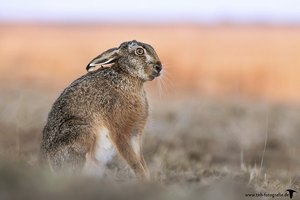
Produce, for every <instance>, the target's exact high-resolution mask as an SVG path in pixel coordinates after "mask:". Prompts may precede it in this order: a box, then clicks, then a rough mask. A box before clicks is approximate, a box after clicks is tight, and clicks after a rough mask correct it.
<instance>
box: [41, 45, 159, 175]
mask: <svg viewBox="0 0 300 200" xmlns="http://www.w3.org/2000/svg"><path fill="white" fill-rule="evenodd" d="M138 47H141V48H143V49H145V54H144V55H136V54H135V49H136V48H138ZM108 64H109V65H110V67H106V66H107V65H108ZM95 66H100V68H99V69H97V70H95V71H92V72H88V73H87V74H86V75H84V76H82V77H80V78H79V79H77V80H75V81H74V82H73V83H72V84H71V85H70V86H69V87H67V88H66V89H65V90H64V91H63V92H62V94H61V95H60V96H59V98H58V99H57V100H56V101H55V103H54V105H53V107H52V109H51V111H50V113H49V116H48V121H47V124H46V126H45V128H44V131H43V138H42V144H41V161H43V163H44V164H45V165H48V166H50V168H51V169H52V170H53V171H60V170H62V169H67V170H68V171H71V172H75V171H82V170H83V169H84V170H86V172H87V173H88V174H99V175H101V174H102V171H103V167H104V166H105V164H106V162H107V161H108V160H109V159H110V158H111V156H112V155H113V153H114V151H116V152H117V153H118V154H119V155H120V156H121V157H123V158H124V159H125V160H126V162H127V163H128V164H129V166H130V167H131V168H132V170H133V171H134V172H135V174H136V175H137V177H138V178H140V179H149V177H150V176H149V172H148V167H147V165H146V162H145V160H144V157H143V154H142V153H141V149H142V148H141V144H142V142H141V141H142V134H143V130H144V127H145V125H146V121H147V118H148V101H147V98H146V93H145V91H144V88H143V84H144V83H145V82H146V81H150V80H153V79H154V78H156V77H158V76H159V75H160V70H161V67H162V66H161V62H160V60H159V58H158V56H157V54H156V52H155V51H154V49H153V47H151V46H150V45H148V44H145V43H141V42H137V41H130V42H124V43H122V44H121V45H120V46H119V47H118V48H112V49H109V50H107V51H106V52H104V53H102V54H100V55H99V56H97V57H96V58H94V59H93V60H92V61H91V62H90V63H89V64H88V66H87V70H89V69H90V68H91V67H95ZM111 144H112V145H113V148H114V149H113V150H112V149H111Z"/></svg>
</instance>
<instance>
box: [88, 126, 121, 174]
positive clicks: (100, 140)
mask: <svg viewBox="0 0 300 200" xmlns="http://www.w3.org/2000/svg"><path fill="white" fill-rule="evenodd" d="M94 150H95V152H94V154H93V155H94V156H95V157H93V158H91V157H90V155H87V160H86V163H85V167H84V169H83V172H84V173H85V174H87V175H97V176H102V175H103V172H104V169H105V167H106V163H107V162H108V161H110V160H111V159H112V158H113V156H114V155H115V154H116V150H115V148H114V146H113V144H112V142H111V140H110V137H109V131H108V129H107V128H100V129H99V130H98V132H97V141H96V144H95V149H94Z"/></svg>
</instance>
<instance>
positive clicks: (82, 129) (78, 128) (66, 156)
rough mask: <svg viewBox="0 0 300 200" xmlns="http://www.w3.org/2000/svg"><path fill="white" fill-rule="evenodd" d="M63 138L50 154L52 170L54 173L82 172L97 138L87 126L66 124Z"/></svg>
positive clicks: (63, 127)
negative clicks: (62, 171)
mask: <svg viewBox="0 0 300 200" xmlns="http://www.w3.org/2000/svg"><path fill="white" fill-rule="evenodd" d="M62 130H63V131H61V132H60V134H61V138H60V139H59V140H58V142H57V143H56V145H55V146H56V148H55V149H53V150H52V151H50V153H49V154H48V160H49V164H50V168H52V169H53V171H59V170H64V171H67V172H71V173H74V172H78V171H81V170H82V169H83V167H84V165H85V162H86V154H87V153H88V152H89V151H91V149H92V148H93V144H94V142H95V136H94V134H93V132H92V129H91V127H89V126H87V125H76V124H74V123H73V124H70V123H68V124H64V126H62Z"/></svg>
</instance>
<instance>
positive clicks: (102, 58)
mask: <svg viewBox="0 0 300 200" xmlns="http://www.w3.org/2000/svg"><path fill="white" fill-rule="evenodd" d="M119 57H120V56H119V49H118V48H113V49H109V50H107V51H105V52H103V53H102V54H100V55H99V56H97V57H96V58H94V59H93V60H92V61H91V62H90V63H89V64H88V65H87V66H86V70H87V71H88V72H91V71H94V70H95V67H97V66H100V67H107V66H111V65H112V64H114V63H115V61H116V60H117V59H118V58H119Z"/></svg>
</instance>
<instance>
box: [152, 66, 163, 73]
mask: <svg viewBox="0 0 300 200" xmlns="http://www.w3.org/2000/svg"><path fill="white" fill-rule="evenodd" d="M154 69H155V71H156V72H157V73H159V72H160V71H161V70H162V66H161V65H154Z"/></svg>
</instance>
